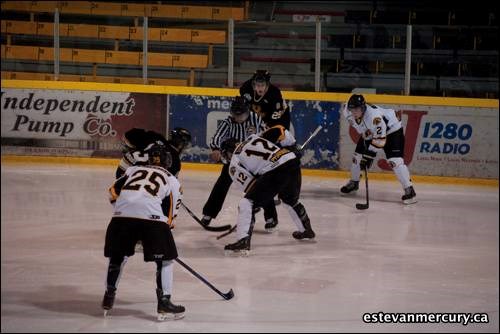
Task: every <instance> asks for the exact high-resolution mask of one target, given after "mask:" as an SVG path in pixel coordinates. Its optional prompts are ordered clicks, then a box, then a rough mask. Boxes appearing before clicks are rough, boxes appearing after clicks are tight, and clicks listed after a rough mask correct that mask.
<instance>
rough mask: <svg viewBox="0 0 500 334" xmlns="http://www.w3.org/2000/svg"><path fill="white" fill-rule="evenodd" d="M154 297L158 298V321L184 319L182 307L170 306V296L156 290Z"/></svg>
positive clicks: (183, 308)
mask: <svg viewBox="0 0 500 334" xmlns="http://www.w3.org/2000/svg"><path fill="white" fill-rule="evenodd" d="M156 296H157V297H158V308H157V311H158V321H165V320H179V319H182V318H184V311H186V308H185V307H184V306H181V305H174V304H172V302H171V301H170V295H164V294H163V290H161V289H156Z"/></svg>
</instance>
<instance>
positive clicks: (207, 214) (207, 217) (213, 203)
mask: <svg viewBox="0 0 500 334" xmlns="http://www.w3.org/2000/svg"><path fill="white" fill-rule="evenodd" d="M232 183H233V180H232V179H231V176H229V165H228V164H224V165H223V167H222V171H221V173H220V175H219V178H218V179H217V181H216V182H215V184H214V187H213V188H212V191H211V192H210V196H209V197H208V200H207V202H206V203H205V205H204V206H203V217H202V219H201V222H202V223H203V224H204V225H208V224H210V221H211V220H212V219H214V218H216V217H217V215H218V214H219V212H220V210H221V209H222V205H223V204H224V200H225V199H226V195H227V192H228V191H229V188H230V187H231V184H232Z"/></svg>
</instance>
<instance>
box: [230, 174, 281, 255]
mask: <svg viewBox="0 0 500 334" xmlns="http://www.w3.org/2000/svg"><path fill="white" fill-rule="evenodd" d="M275 174H276V173H275V172H274V171H271V172H268V173H266V174H264V175H262V176H260V177H258V178H257V179H256V181H255V183H254V184H253V185H252V187H251V188H250V189H249V190H248V191H247V193H246V194H245V196H244V197H243V198H242V199H241V201H240V204H239V206H238V222H237V225H236V234H237V238H238V241H237V242H235V243H233V244H229V245H226V246H225V247H224V250H226V251H227V252H226V254H231V253H230V252H231V251H232V252H233V253H238V252H239V253H243V254H244V255H248V254H249V251H250V240H251V238H252V231H253V227H254V224H255V211H254V208H255V207H263V206H265V205H268V204H269V203H270V202H272V201H273V198H274V196H275V195H276V194H277V193H278V189H279V188H277V186H278V185H279V179H278V178H277V177H276V176H275Z"/></svg>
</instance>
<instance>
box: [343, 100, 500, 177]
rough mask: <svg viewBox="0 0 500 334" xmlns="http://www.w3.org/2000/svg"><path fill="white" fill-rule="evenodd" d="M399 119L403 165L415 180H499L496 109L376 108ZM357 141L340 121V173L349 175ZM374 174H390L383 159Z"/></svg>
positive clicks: (380, 158)
mask: <svg viewBox="0 0 500 334" xmlns="http://www.w3.org/2000/svg"><path fill="white" fill-rule="evenodd" d="M380 106H381V107H383V108H390V109H394V110H396V111H398V112H399V113H400V114H401V117H402V122H403V127H404V133H405V157H404V160H405V163H406V164H407V165H408V168H409V169H410V172H411V173H412V174H415V175H435V176H455V177H478V178H498V109H492V108H469V107H448V106H411V105H389V104H386V105H382V104H381V105H380ZM358 138H359V135H358V134H357V132H356V131H355V130H354V129H353V128H352V127H350V126H349V124H348V123H347V121H346V120H345V119H344V118H343V117H342V121H341V139H340V147H341V151H340V168H341V169H345V170H349V169H350V166H351V163H352V162H351V161H352V154H353V152H354V149H355V147H356V143H357V140H358ZM377 159H378V161H376V162H375V163H374V166H373V167H372V170H373V171H391V168H390V166H389V164H388V163H387V161H386V160H385V154H384V153H383V152H380V153H379V154H378V155H377Z"/></svg>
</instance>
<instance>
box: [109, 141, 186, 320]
mask: <svg viewBox="0 0 500 334" xmlns="http://www.w3.org/2000/svg"><path fill="white" fill-rule="evenodd" d="M145 153H147V154H148V163H147V164H145V165H144V166H131V167H129V168H128V169H127V170H126V171H125V173H124V174H123V176H122V177H120V178H119V179H118V180H116V181H115V183H114V184H113V185H112V186H111V187H110V188H109V193H110V201H111V203H114V213H113V217H112V219H111V222H110V223H109V225H108V228H107V231H106V242H105V246H104V256H106V257H108V258H109V266H108V272H107V277H106V292H105V294H104V298H103V301H102V308H103V309H104V314H105V315H106V314H107V312H108V311H109V310H111V308H112V307H113V303H114V299H115V294H116V289H117V287H118V282H119V279H120V276H121V273H122V270H123V267H124V265H125V263H126V261H127V258H128V257H130V256H132V255H134V246H135V244H136V242H137V241H138V240H142V244H143V247H144V261H145V262H153V261H154V262H156V267H157V271H156V285H157V289H156V294H157V298H158V306H157V311H158V320H166V319H172V318H173V319H180V318H182V317H184V311H185V309H184V307H183V306H178V305H174V304H173V303H172V302H171V294H172V282H173V260H174V259H175V258H177V248H176V246H175V242H174V238H173V236H172V232H171V231H170V229H171V228H173V222H174V219H175V217H176V215H177V210H178V209H179V206H180V203H181V199H182V192H181V188H180V184H179V182H178V181H177V178H175V177H174V176H173V175H172V174H170V173H169V172H168V171H167V169H166V166H167V163H168V158H167V155H168V151H167V150H166V147H165V146H164V145H156V144H152V145H150V146H149V147H148V148H147V149H146V150H145Z"/></svg>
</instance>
